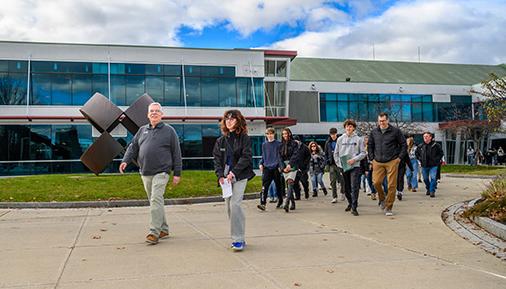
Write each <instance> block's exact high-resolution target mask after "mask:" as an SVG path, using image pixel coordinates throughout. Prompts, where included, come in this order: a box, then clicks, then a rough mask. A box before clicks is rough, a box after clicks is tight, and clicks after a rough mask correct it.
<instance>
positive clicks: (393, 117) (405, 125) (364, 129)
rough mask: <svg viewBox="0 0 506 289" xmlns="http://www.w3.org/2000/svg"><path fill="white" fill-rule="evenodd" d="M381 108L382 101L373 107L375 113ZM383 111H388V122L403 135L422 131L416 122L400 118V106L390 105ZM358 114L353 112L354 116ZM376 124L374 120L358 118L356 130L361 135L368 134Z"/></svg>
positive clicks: (379, 111)
mask: <svg viewBox="0 0 506 289" xmlns="http://www.w3.org/2000/svg"><path fill="white" fill-rule="evenodd" d="M383 109H384V105H382V103H378V104H377V105H376V106H375V109H374V110H375V112H376V115H378V114H380V113H381V112H382V111H383ZM385 112H387V113H388V119H389V120H390V124H392V125H393V126H395V127H397V128H399V129H400V130H401V131H402V132H403V134H405V135H413V134H421V133H422V132H423V131H424V129H423V127H421V126H420V125H418V124H416V123H414V122H408V121H404V120H403V119H402V111H401V109H400V108H398V109H392V107H391V106H390V107H388V109H387V110H386V111H385ZM358 114H359V112H357V113H356V114H354V116H357V115H358ZM355 119H357V118H355ZM358 119H359V118H358ZM377 126H378V124H377V122H376V121H360V120H359V121H357V132H358V133H359V134H362V135H369V134H370V133H371V131H372V130H373V129H374V128H375V127H377Z"/></svg>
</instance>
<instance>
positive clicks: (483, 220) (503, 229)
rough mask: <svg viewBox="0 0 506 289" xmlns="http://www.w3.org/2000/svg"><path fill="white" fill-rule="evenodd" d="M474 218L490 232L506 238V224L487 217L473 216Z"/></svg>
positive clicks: (474, 220)
mask: <svg viewBox="0 0 506 289" xmlns="http://www.w3.org/2000/svg"><path fill="white" fill-rule="evenodd" d="M472 220H473V222H475V223H476V224H477V225H478V226H480V227H482V228H483V229H484V230H485V231H487V232H489V233H490V234H493V235H495V236H497V237H499V238H501V239H503V240H506V225H504V224H501V223H499V222H496V221H494V220H492V219H490V218H487V217H473V218H472Z"/></svg>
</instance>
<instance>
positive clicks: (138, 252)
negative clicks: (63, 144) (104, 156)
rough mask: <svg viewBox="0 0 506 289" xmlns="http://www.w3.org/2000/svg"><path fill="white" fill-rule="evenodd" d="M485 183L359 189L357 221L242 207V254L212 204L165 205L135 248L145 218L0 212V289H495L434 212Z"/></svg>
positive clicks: (497, 265)
mask: <svg viewBox="0 0 506 289" xmlns="http://www.w3.org/2000/svg"><path fill="white" fill-rule="evenodd" d="M486 182H488V181H487V180H479V179H471V178H468V179H462V178H449V177H444V178H443V182H442V184H441V185H440V190H439V191H438V194H437V197H436V198H435V199H430V198H428V197H426V196H425V193H424V190H421V191H422V192H417V193H411V192H408V193H406V195H405V199H404V200H403V201H402V202H399V201H396V203H395V205H394V212H395V213H396V215H395V216H393V217H386V216H384V215H383V214H382V213H381V212H380V210H379V208H378V207H377V202H376V201H372V200H370V199H368V198H366V196H365V194H363V193H362V192H361V199H360V205H359V212H360V214H361V215H360V216H359V217H354V216H352V215H351V214H349V213H345V212H344V208H345V204H344V203H338V204H330V197H329V196H327V197H323V196H320V197H318V198H314V199H313V198H310V199H309V200H303V201H299V202H298V203H297V210H296V211H294V212H290V213H289V214H286V213H284V211H280V210H276V209H274V206H272V204H269V205H270V206H268V210H267V211H266V212H259V211H258V210H257V209H256V205H257V201H245V202H244V207H245V209H246V216H247V223H246V234H247V243H248V246H247V248H246V250H245V251H244V252H240V253H234V252H231V251H230V250H229V249H228V246H229V243H230V240H229V225H228V222H227V220H226V215H225V212H224V206H223V204H222V203H215V204H201V205H184V206H168V207H167V216H168V219H169V223H170V226H171V234H172V236H171V237H170V238H169V239H167V240H162V241H161V242H160V243H159V244H158V245H156V246H152V245H147V243H145V242H144V237H145V234H146V229H147V226H148V220H149V215H148V213H149V210H148V208H146V207H141V208H117V209H116V208H115V209H62V210H58V209H56V210H49V209H39V210H36V209H26V210H8V209H3V210H0V256H1V258H0V288H34V289H39V288H178V289H181V288H234V289H235V288H318V289H321V288H354V289H356V288H377V289H379V288H388V289H393V288H402V289H405V288H459V289H461V288H487V289H493V288H501V289H502V288H506V264H505V263H504V262H503V261H500V260H499V259H498V258H496V257H494V256H492V255H490V254H488V253H486V252H485V251H483V250H482V249H480V248H479V247H477V246H474V245H473V244H471V243H470V242H468V241H467V240H464V239H462V238H461V237H459V236H458V235H456V234H455V233H454V232H453V231H451V230H450V229H448V228H447V227H446V226H445V224H444V223H443V222H442V220H441V216H440V215H441V212H442V211H443V210H444V209H445V208H446V207H448V206H450V205H451V204H454V203H457V202H460V201H462V200H466V199H471V198H475V197H477V196H479V192H480V191H481V190H482V189H483V188H484V184H485V183H486Z"/></svg>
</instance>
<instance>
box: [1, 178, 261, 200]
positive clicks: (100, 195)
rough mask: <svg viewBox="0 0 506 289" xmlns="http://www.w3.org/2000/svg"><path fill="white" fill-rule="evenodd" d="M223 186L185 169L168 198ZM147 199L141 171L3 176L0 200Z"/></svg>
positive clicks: (215, 191)
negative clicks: (122, 173)
mask: <svg viewBox="0 0 506 289" xmlns="http://www.w3.org/2000/svg"><path fill="white" fill-rule="evenodd" d="M261 187H262V181H261V178H260V177H255V178H254V179H252V180H251V181H250V182H248V187H247V188H246V193H252V192H259V191H260V189H261ZM220 194H221V189H220V188H219V187H218V186H217V181H216V176H215V175H214V173H213V172H210V171H184V172H183V174H182V176H181V183H180V184H179V185H178V186H177V187H175V188H173V187H172V185H169V186H167V191H166V193H165V197H166V198H185V197H202V196H217V195H220ZM133 199H146V193H145V192H144V189H143V186H142V181H141V178H140V176H139V174H137V173H134V174H124V175H119V174H114V175H100V176H95V175H93V174H78V175H37V176H26V177H15V178H4V179H0V201H1V202H34V201H35V202H52V201H56V202H68V201H94V200H133Z"/></svg>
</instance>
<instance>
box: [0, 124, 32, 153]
mask: <svg viewBox="0 0 506 289" xmlns="http://www.w3.org/2000/svg"><path fill="white" fill-rule="evenodd" d="M0 139H1V140H2V141H0V161H18V160H29V159H30V155H29V151H30V150H29V149H30V148H29V145H30V142H29V141H28V140H29V139H30V127H29V126H27V125H0Z"/></svg>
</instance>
